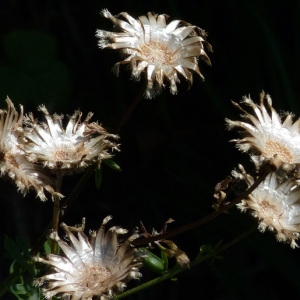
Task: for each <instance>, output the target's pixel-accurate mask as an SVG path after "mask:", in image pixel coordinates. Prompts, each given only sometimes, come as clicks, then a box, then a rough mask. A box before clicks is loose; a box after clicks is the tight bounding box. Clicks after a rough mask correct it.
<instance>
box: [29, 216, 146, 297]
mask: <svg viewBox="0 0 300 300" xmlns="http://www.w3.org/2000/svg"><path fill="white" fill-rule="evenodd" d="M109 220H111V217H110V216H108V217H106V218H105V219H104V220H103V222H102V225H101V227H100V229H99V230H98V232H97V233H95V232H93V234H92V235H91V238H90V240H88V237H87V236H86V235H85V234H84V233H83V229H84V220H83V226H82V227H80V228H74V227H69V226H67V225H66V224H62V225H61V226H62V227H63V229H64V230H65V232H66V234H67V237H68V239H69V244H67V243H66V242H64V241H62V240H61V239H60V238H59V237H58V235H57V233H56V232H53V233H52V234H51V235H50V237H51V238H52V239H54V240H55V241H57V243H58V245H59V246H60V248H61V250H62V251H63V252H64V254H65V256H60V255H54V254H49V255H48V257H47V259H43V258H40V257H35V258H34V260H35V261H37V262H41V263H44V264H46V265H49V266H51V267H53V268H54V270H53V272H52V273H49V274H48V275H45V276H43V277H41V278H38V279H36V280H35V281H34V283H35V284H36V285H44V288H43V292H44V296H45V297H46V298H47V299H50V298H51V297H53V296H55V295H57V296H61V297H62V298H63V299H70V297H72V300H78V299H82V300H91V299H92V298H93V297H94V296H98V297H100V299H101V300H106V299H111V298H113V297H114V296H115V295H116V294H118V293H120V292H121V291H123V289H124V288H125V287H126V284H125V283H126V282H127V281H128V280H130V279H138V278H140V277H141V274H140V273H139V272H138V268H139V266H140V263H139V258H138V256H137V255H136V251H135V249H134V248H132V247H130V243H131V242H132V241H133V240H134V239H136V238H137V237H138V235H137V234H133V235H132V236H130V237H129V238H128V239H126V240H125V241H124V242H122V243H119V241H118V235H119V234H124V233H127V230H125V229H122V228H119V227H111V228H110V229H109V230H108V231H107V232H105V225H106V223H107V222H108V221H109ZM72 231H73V232H74V231H75V232H77V235H78V238H76V237H75V235H74V234H73V232H72Z"/></svg>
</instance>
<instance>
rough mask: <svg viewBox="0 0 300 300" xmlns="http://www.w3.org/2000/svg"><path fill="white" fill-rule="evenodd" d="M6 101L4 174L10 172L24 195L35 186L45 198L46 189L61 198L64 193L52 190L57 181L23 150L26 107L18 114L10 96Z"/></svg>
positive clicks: (1, 121)
mask: <svg viewBox="0 0 300 300" xmlns="http://www.w3.org/2000/svg"><path fill="white" fill-rule="evenodd" d="M6 102H7V106H8V109H7V110H0V171H1V176H3V175H8V176H9V178H10V179H11V180H12V181H14V182H15V184H16V185H17V187H18V189H19V190H20V191H21V192H22V193H23V194H26V193H27V192H28V190H29V189H34V190H35V191H36V193H37V196H38V197H39V198H40V199H41V200H42V201H45V200H47V197H46V195H45V190H47V191H48V192H49V193H51V194H52V195H56V196H58V197H61V196H62V195H61V194H59V193H56V192H55V191H54V189H53V186H54V185H55V182H54V180H53V179H52V178H51V177H50V176H49V174H47V173H46V171H45V170H44V169H43V168H42V167H41V166H39V165H36V164H33V163H31V162H29V161H28V160H27V159H26V155H25V152H24V150H22V149H21V145H22V142H21V136H22V134H23V128H22V125H23V124H22V123H23V119H24V115H23V107H22V106H21V112H20V114H19V113H18V112H17V110H16V109H15V107H14V105H13V103H12V101H11V100H10V99H9V98H7V99H6Z"/></svg>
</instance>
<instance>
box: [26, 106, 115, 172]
mask: <svg viewBox="0 0 300 300" xmlns="http://www.w3.org/2000/svg"><path fill="white" fill-rule="evenodd" d="M39 110H40V111H42V112H43V113H44V114H45V118H46V121H47V123H42V124H40V123H38V121H37V120H36V119H35V118H34V117H33V114H29V115H28V116H26V117H25V121H24V122H25V125H26V126H27V127H26V128H25V129H24V137H25V139H24V146H23V148H24V150H25V152H26V154H27V158H28V160H29V161H31V162H39V163H42V164H43V165H44V166H45V167H48V168H50V169H56V170H57V169H64V170H73V171H74V170H81V169H83V168H85V167H87V166H88V165H90V164H92V163H94V162H97V163H98V164H99V166H100V162H101V160H103V159H107V158H110V157H111V156H112V155H111V153H110V150H118V145H117V144H116V143H115V142H112V141H110V139H112V140H115V139H117V138H118V137H117V136H116V135H113V134H109V133H107V132H106V130H105V129H104V128H103V127H102V126H100V125H99V124H98V123H95V122H93V123H89V121H90V119H91V117H92V115H93V114H92V113H89V114H88V115H87V117H86V118H85V120H84V121H83V122H82V123H81V116H82V113H81V112H80V111H76V112H75V113H74V114H73V115H72V116H71V117H70V120H69V122H68V124H67V126H66V129H64V128H63V125H62V119H63V115H56V114H54V115H53V116H50V115H49V112H48V110H47V109H46V107H45V106H39Z"/></svg>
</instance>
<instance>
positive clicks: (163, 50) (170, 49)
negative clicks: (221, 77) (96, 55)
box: [96, 9, 212, 99]
mask: <svg viewBox="0 0 300 300" xmlns="http://www.w3.org/2000/svg"><path fill="white" fill-rule="evenodd" d="M101 13H102V15H103V16H104V17H106V18H108V19H110V20H111V21H112V22H113V23H114V25H116V26H118V27H119V28H120V32H109V31H105V30H97V33H96V36H97V37H98V38H99V39H100V40H99V47H100V48H112V49H119V50H121V52H122V54H123V55H124V56H125V59H124V60H123V61H121V62H118V63H116V64H115V66H114V70H115V72H116V74H118V73H119V66H120V65H121V64H129V65H130V68H131V69H132V78H133V79H135V80H140V77H141V74H142V72H144V73H145V75H146V79H147V88H146V91H145V97H146V98H149V99H151V98H153V97H155V96H156V95H157V94H159V93H160V92H161V90H162V87H163V86H164V81H165V79H167V80H168V81H169V84H170V92H171V93H172V94H176V93H177V85H176V83H177V82H179V78H178V74H181V75H182V76H183V77H184V78H185V79H186V80H188V82H189V83H190V84H192V82H193V75H192V73H191V71H194V72H196V73H197V74H198V75H199V76H200V77H201V78H202V79H204V77H203V76H202V74H201V73H200V70H199V67H198V61H197V58H198V57H200V58H201V59H203V60H204V61H205V62H206V63H207V64H209V65H210V60H209V58H208V56H207V54H206V52H205V50H208V51H212V47H211V45H210V44H209V43H208V42H207V41H206V40H205V38H206V32H205V31H204V30H202V29H200V28H199V27H196V26H192V25H191V24H189V23H187V22H185V21H181V20H174V21H172V22H170V23H169V24H167V21H166V20H167V15H165V14H162V15H157V14H154V13H151V12H149V13H148V14H147V16H140V17H139V18H138V20H136V19H134V18H133V17H131V16H130V15H129V14H128V13H127V12H122V13H120V14H118V15H117V16H113V15H112V14H111V13H110V12H109V11H108V10H107V9H104V10H102V12H101Z"/></svg>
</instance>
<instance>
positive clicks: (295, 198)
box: [232, 166, 300, 248]
mask: <svg viewBox="0 0 300 300" xmlns="http://www.w3.org/2000/svg"><path fill="white" fill-rule="evenodd" d="M239 168H240V170H239V171H233V172H232V175H233V176H234V177H235V178H239V179H241V180H244V181H245V182H246V183H247V185H248V187H250V186H251V185H252V184H253V183H254V179H253V177H252V176H250V175H248V174H247V173H246V172H245V170H244V168H243V167H242V166H239ZM237 207H238V208H239V209H240V210H241V211H246V210H249V211H250V212H251V214H252V215H253V216H254V217H255V218H257V219H258V221H259V226H258V228H259V230H260V231H262V232H264V231H265V230H266V229H268V230H270V231H273V232H274V233H275V235H276V238H277V240H278V241H280V242H287V243H289V244H290V246H291V247H292V248H295V247H298V245H297V243H296V240H297V239H298V238H299V236H300V234H299V232H300V188H299V187H297V185H296V183H295V182H294V181H293V180H292V179H287V180H286V181H284V182H282V183H280V182H279V180H278V177H277V175H276V173H271V174H269V175H268V176H267V177H266V179H265V180H264V181H263V182H262V183H261V184H260V185H259V186H258V187H257V188H256V189H255V190H254V191H253V192H252V193H251V194H250V195H249V196H248V198H247V199H245V200H242V202H241V203H239V204H237Z"/></svg>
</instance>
